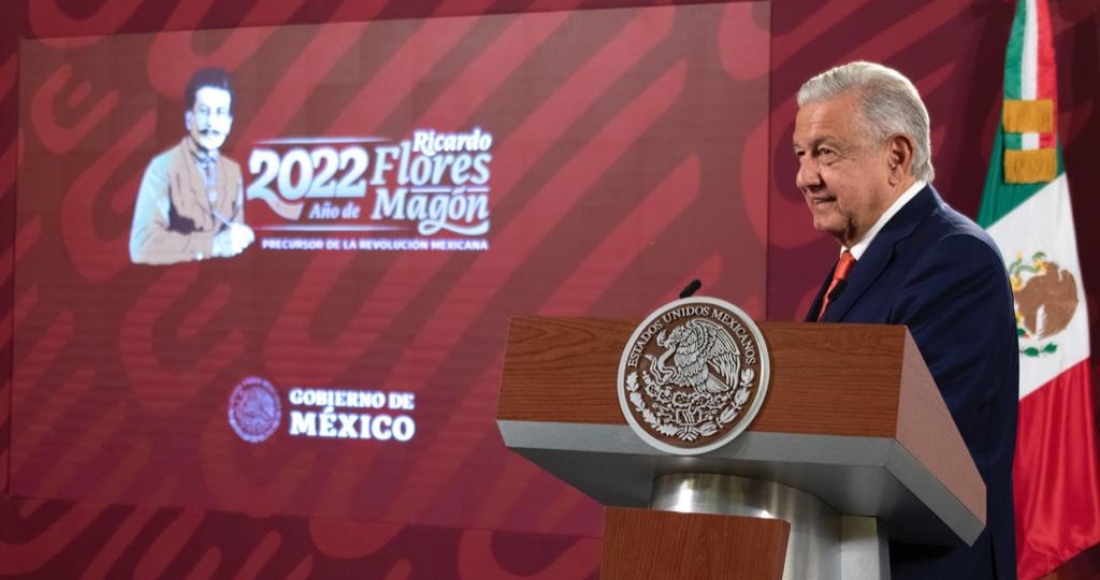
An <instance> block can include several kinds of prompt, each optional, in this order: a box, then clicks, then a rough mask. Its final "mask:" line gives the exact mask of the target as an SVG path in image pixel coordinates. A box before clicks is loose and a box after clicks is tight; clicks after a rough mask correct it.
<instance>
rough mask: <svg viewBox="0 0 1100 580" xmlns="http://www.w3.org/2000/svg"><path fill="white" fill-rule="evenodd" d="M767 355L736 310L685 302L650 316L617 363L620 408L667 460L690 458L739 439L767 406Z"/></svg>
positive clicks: (714, 302)
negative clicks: (668, 456)
mask: <svg viewBox="0 0 1100 580" xmlns="http://www.w3.org/2000/svg"><path fill="white" fill-rule="evenodd" d="M768 371H769V362H768V348H767V345H766V344H765V343H764V337H763V335H761V334H760V329H758V328H757V327H756V324H755V323H754V322H753V321H752V319H751V318H749V317H748V316H747V315H746V314H745V313H744V312H743V311H742V310H741V309H740V308H738V307H736V306H734V305H733V304H730V303H728V302H725V301H722V300H717V299H715V298H704V297H700V298H685V299H682V300H677V301H675V302H670V303H668V304H666V305H664V306H662V307H661V308H659V309H657V311H656V312H654V313H653V314H650V315H649V317H647V318H646V319H645V321H644V322H642V323H641V325H639V326H638V328H637V329H636V330H635V331H634V334H633V335H632V336H631V337H630V341H629V342H627V343H626V348H624V349H623V355H622V358H621V359H620V362H619V380H618V390H619V404H620V405H621V406H622V409H623V414H624V415H626V420H627V422H628V423H629V424H630V426H631V428H633V429H634V432H635V433H637V434H638V436H640V437H641V438H642V440H644V441H645V442H646V443H649V444H650V445H652V446H653V447H656V448H657V449H660V450H661V451H665V452H668V453H675V454H678V455H695V454H699V453H706V452H708V451H712V450H714V449H717V448H719V447H721V446H723V445H725V444H727V443H729V442H730V441H731V440H733V439H734V438H735V437H737V436H738V435H740V434H741V432H742V431H744V430H745V428H746V427H748V426H749V423H751V422H752V420H753V418H755V417H756V414H757V413H758V412H759V411H760V406H761V405H763V404H764V396H765V395H766V394H767V391H768Z"/></svg>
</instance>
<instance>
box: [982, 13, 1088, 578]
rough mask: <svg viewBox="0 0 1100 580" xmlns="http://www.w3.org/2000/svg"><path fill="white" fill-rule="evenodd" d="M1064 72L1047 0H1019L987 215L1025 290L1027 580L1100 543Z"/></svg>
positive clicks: (1021, 479)
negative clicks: (1062, 122) (1061, 92)
mask: <svg viewBox="0 0 1100 580" xmlns="http://www.w3.org/2000/svg"><path fill="white" fill-rule="evenodd" d="M1055 72H1056V71H1055V63H1054V43H1053V39H1052V38H1051V25H1050V10H1049V8H1048V6H1047V1H1046V0H1018V3H1017V7H1016V17H1015V19H1014V20H1013V23H1012V35H1011V37H1010V39H1009V42H1008V51H1007V54H1006V57H1005V79H1004V104H1003V105H1004V106H1003V114H1002V116H1001V122H1000V124H999V127H998V129H997V137H996V141H995V142H994V145H993V155H992V157H991V159H990V162H989V172H988V174H987V176H986V182H985V192H984V194H983V197H982V207H981V210H980V212H979V215H978V223H980V224H981V225H982V226H983V227H985V228H987V230H988V231H989V233H990V234H991V235H992V236H993V238H994V239H995V240H996V241H997V244H998V245H999V246H1000V248H1001V253H1002V254H1003V256H1004V260H1005V265H1006V267H1007V268H1008V273H1009V276H1010V278H1011V280H1012V290H1013V293H1014V294H1015V297H1016V325H1017V331H1018V332H1019V336H1020V418H1019V428H1018V433H1017V439H1016V462H1015V466H1014V468H1013V483H1014V485H1015V495H1016V498H1015V504H1016V566H1017V570H1018V571H1019V577H1020V580H1032V579H1034V578H1039V577H1042V576H1044V575H1046V574H1049V573H1050V572H1052V571H1053V570H1054V569H1055V568H1057V567H1058V566H1059V565H1060V564H1062V563H1063V562H1065V561H1066V560H1069V559H1070V558H1072V557H1073V556H1075V555H1076V554H1078V553H1079V552H1081V551H1082V550H1085V549H1087V548H1089V547H1091V546H1092V545H1094V544H1097V543H1100V477H1098V475H1097V474H1098V471H1097V446H1096V426H1095V424H1094V421H1093V413H1094V408H1093V405H1092V396H1091V392H1090V378H1089V377H1090V368H1089V329H1088V314H1087V313H1086V311H1085V292H1084V289H1083V288H1082V286H1081V274H1080V266H1079V261H1078V259H1077V242H1076V233H1075V231H1074V227H1073V212H1072V209H1071V207H1070V198H1069V183H1068V182H1067V180H1066V175H1065V171H1064V168H1063V164H1062V152H1061V148H1060V147H1059V145H1058V134H1057V119H1058V99H1057V90H1056V82H1055V79H1056V76H1055Z"/></svg>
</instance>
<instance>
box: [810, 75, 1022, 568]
mask: <svg viewBox="0 0 1100 580" xmlns="http://www.w3.org/2000/svg"><path fill="white" fill-rule="evenodd" d="M798 105H799V112H798V115H797V117H796V120H795V130H794V151H795V155H797V157H798V160H799V169H798V174H797V177H796V184H797V186H798V189H799V191H801V192H802V195H803V197H804V199H805V200H806V204H807V206H808V207H809V210H810V215H811V216H812V218H813V225H814V228H815V229H817V230H818V231H821V232H825V233H827V234H829V235H831V236H833V237H834V238H836V240H837V241H838V242H840V246H841V248H840V257H839V259H838V260H837V263H836V264H835V265H834V267H833V268H832V270H831V271H830V272H829V275H828V276H827V277H826V278H825V281H824V282H823V283H822V285H821V289H820V290H819V291H818V293H817V296H816V297H815V298H814V301H813V304H812V305H811V307H810V311H809V313H808V314H807V316H806V320H807V321H820V322H854V323H883V324H904V325H906V326H908V328H909V332H910V333H911V334H912V335H913V338H914V340H915V341H916V343H917V346H918V348H919V349H920V352H921V355H922V356H923V357H924V360H925V362H926V363H927V365H928V368H929V370H930V371H931V373H932V376H933V378H935V381H936V384H937V386H938V387H939V390H940V393H941V394H942V395H943V398H944V400H945V401H946V403H947V406H948V408H949V409H950V411H951V415H952V417H953V418H954V420H955V423H956V425H957V426H958V428H959V432H960V433H961V434H962V436H963V439H964V440H965V441H966V445H967V448H968V449H969V451H970V454H971V456H972V457H973V459H974V463H975V464H976V465H977V467H978V470H979V472H980V473H981V475H982V478H983V479H984V481H985V485H986V493H987V498H986V500H987V525H986V529H985V530H984V531H983V532H982V534H981V535H980V536H979V537H978V539H977V540H976V541H975V543H974V545H973V546H970V547H957V548H949V547H941V546H923V545H913V544H903V543H897V542H891V544H890V568H891V574H892V577H893V578H894V580H905V579H909V578H937V579H938V578H945V579H946V578H966V579H968V580H969V579H994V578H996V579H1000V580H1005V579H1015V578H1016V564H1015V536H1014V527H1013V526H1014V524H1013V508H1012V458H1013V453H1014V450H1015V443H1016V408H1017V400H1018V394H1017V391H1018V372H1019V369H1018V365H1019V360H1018V356H1019V355H1018V346H1017V339H1016V324H1015V314H1014V305H1013V304H1014V303H1013V297H1012V290H1011V288H1010V286H1009V281H1008V276H1007V273H1006V271H1005V266H1004V264H1003V263H1002V260H1001V254H1000V251H999V250H998V249H997V247H996V245H995V244H994V242H993V240H992V239H991V238H990V237H989V236H988V235H987V234H986V233H985V231H984V230H982V229H981V228H980V227H978V225H977V224H975V223H974V222H973V221H971V220H970V219H968V218H966V217H965V216H963V215H962V214H960V213H958V212H957V211H955V210H954V209H952V208H951V207H950V206H948V205H947V204H946V203H944V201H943V200H942V199H941V198H940V196H939V194H938V193H937V192H936V190H935V188H933V187H932V185H931V183H932V180H933V177H934V171H933V168H932V160H931V157H932V156H931V139H930V136H929V120H928V111H927V109H926V108H925V106H924V103H923V102H922V101H921V98H920V94H919V93H918V92H917V90H916V88H915V87H914V86H913V84H912V82H910V81H909V79H907V78H906V77H905V76H903V75H902V74H901V73H899V72H897V71H895V70H893V69H890V68H887V67H884V66H881V65H877V64H873V63H868V62H853V63H849V64H846V65H842V66H838V67H836V68H833V69H831V70H828V71H826V72H823V73H821V74H819V75H817V76H815V77H813V78H812V79H810V80H809V81H807V82H806V83H805V84H804V85H803V86H802V88H801V89H800V90H799V92H798Z"/></svg>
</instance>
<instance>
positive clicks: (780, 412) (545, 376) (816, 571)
mask: <svg viewBox="0 0 1100 580" xmlns="http://www.w3.org/2000/svg"><path fill="white" fill-rule="evenodd" d="M636 324H637V323H636V321H623V320H609V319H593V318H543V317H519V318H514V319H512V321H511V325H510V329H509V333H508V344H507V349H506V353H505V360H504V370H503V375H502V381H501V383H502V384H501V391H500V404H499V409H498V413H497V420H498V425H499V427H500V431H501V435H502V436H503V438H504V443H505V444H506V445H507V446H508V447H509V448H511V449H512V450H513V451H515V452H517V453H519V454H521V455H523V456H524V457H526V458H528V459H529V460H531V461H533V462H534V463H535V464H537V465H539V466H540V467H541V468H543V469H545V470H546V471H548V472H550V473H552V474H554V475H556V476H557V477H559V478H561V479H562V480H564V481H566V482H568V483H569V484H570V485H572V486H574V487H576V488H577V489H578V490H580V491H582V492H584V493H586V494H587V495H589V496H591V497H592V498H594V499H596V500H597V501H599V502H600V503H602V504H603V505H605V506H607V507H606V508H605V529H604V556H603V564H602V567H601V579H602V580H620V579H622V580H625V579H628V578H629V579H631V580H644V579H649V578H653V579H657V578H661V579H667V578H676V579H706V580H718V579H727V578H728V579H734V578H736V579H737V580H746V579H756V578H760V579H769V580H773V579H774V580H778V579H780V578H784V579H788V578H790V579H794V578H797V579H800V580H815V579H832V578H837V579H839V578H844V579H845V580H853V579H857V580H862V579H864V578H868V579H870V578H875V579H879V578H889V566H888V559H887V558H888V553H887V545H888V544H887V541H888V540H901V541H907V542H918V543H928V544H944V545H953V544H958V543H966V544H971V543H973V542H974V540H975V539H976V538H977V537H978V535H979V534H980V533H981V531H982V529H983V528H984V527H985V485H984V484H983V482H982V479H981V476H980V475H979V473H978V470H977V468H976V467H975V466H974V464H973V462H972V461H971V459H970V454H969V453H968V452H967V450H966V446H965V444H964V443H963V440H962V437H961V436H960V435H959V433H958V430H957V429H956V428H955V424H954V422H953V420H952V419H951V415H950V413H949V412H948V410H947V406H946V405H945V404H944V402H943V399H942V398H941V397H940V394H939V391H938V390H937V389H936V385H935V384H934V382H933V380H932V377H931V375H930V374H929V372H928V369H927V367H926V366H925V364H924V361H923V359H922V358H921V355H920V353H919V352H918V350H917V347H916V344H915V343H914V342H913V340H912V338H911V337H910V335H909V333H908V331H907V330H906V329H905V327H902V326H883V325H837V324H801V323H774V322H760V323H758V326H759V327H760V330H761V332H762V333H763V335H764V339H765V342H766V343H767V346H768V350H769V353H770V357H771V381H770V386H769V387H768V393H767V398H766V400H765V402H764V405H763V407H762V408H761V411H760V414H759V415H758V416H757V417H756V420H755V421H754V422H753V423H752V425H750V426H749V428H748V429H747V430H746V431H745V432H744V433H742V434H741V435H740V436H738V437H737V438H736V439H735V440H734V441H732V442H731V443H730V444H728V445H726V446H724V447H721V448H718V449H716V450H713V451H710V452H708V453H705V454H701V455H695V456H678V455H671V454H668V453H664V452H662V451H659V450H657V449H655V448H653V447H651V446H649V445H648V444H646V443H645V442H643V441H642V439H641V438H639V437H638V436H637V435H636V434H635V433H634V432H633V431H632V430H631V428H630V427H629V425H628V424H627V421H626V419H625V418H624V416H623V413H622V410H621V409H620V406H619V399H618V394H617V391H616V386H615V383H616V378H617V372H618V367H619V358H620V355H621V354H622V349H623V346H624V345H625V344H626V342H627V341H628V340H629V338H630V335H631V333H632V332H633V331H634V329H635V326H636ZM639 508H644V509H639Z"/></svg>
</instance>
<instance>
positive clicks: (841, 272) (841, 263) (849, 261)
mask: <svg viewBox="0 0 1100 580" xmlns="http://www.w3.org/2000/svg"><path fill="white" fill-rule="evenodd" d="M855 263H856V259H855V257H854V256H852V253H851V252H849V251H848V250H844V252H842V253H841V254H840V260H838V261H837V263H836V269H835V270H833V281H832V282H829V289H828V290H826V291H825V297H824V298H822V299H821V312H820V314H818V315H817V319H818V321H820V320H821V319H822V318H825V309H826V308H828V307H829V296H830V295H832V293H833V290H835V289H836V286H837V284H840V281H841V280H843V279H845V278H847V277H848V272H850V271H851V270H852V266H853V265H855Z"/></svg>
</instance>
